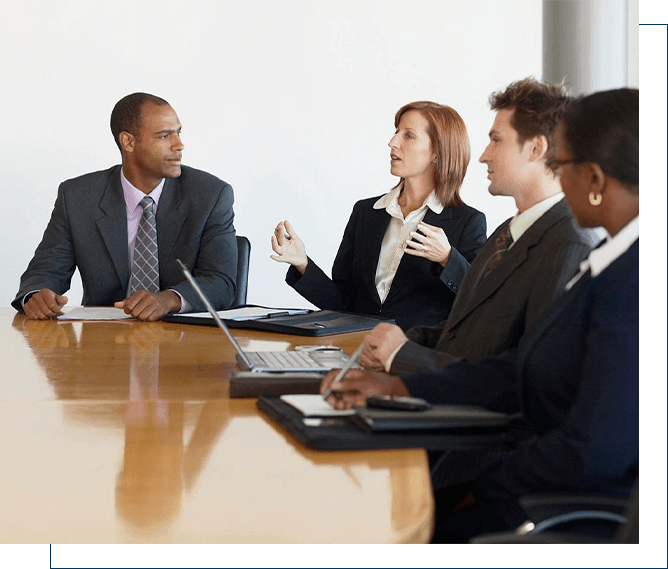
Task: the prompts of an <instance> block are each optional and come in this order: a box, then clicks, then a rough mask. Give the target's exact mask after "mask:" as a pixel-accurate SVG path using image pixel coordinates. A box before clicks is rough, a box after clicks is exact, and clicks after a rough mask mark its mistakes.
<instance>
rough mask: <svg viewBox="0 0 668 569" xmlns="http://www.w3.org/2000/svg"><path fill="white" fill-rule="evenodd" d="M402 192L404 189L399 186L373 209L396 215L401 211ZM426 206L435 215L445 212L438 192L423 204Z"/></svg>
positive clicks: (381, 199) (380, 199) (377, 202)
mask: <svg viewBox="0 0 668 569" xmlns="http://www.w3.org/2000/svg"><path fill="white" fill-rule="evenodd" d="M401 190H402V187H401V186H397V187H395V188H393V189H392V190H390V191H389V192H387V193H386V194H385V195H384V196H382V197H381V198H379V199H378V201H376V203H375V204H373V209H384V210H386V211H387V213H389V214H390V215H392V214H393V213H396V212H397V211H401V207H400V206H399V196H400V195H401ZM425 206H427V207H428V208H429V209H430V210H431V211H433V212H434V213H441V212H442V211H443V204H442V203H441V202H439V201H438V198H437V197H436V192H431V193H430V194H429V195H428V196H427V199H426V200H425V202H424V204H422V207H425ZM419 209H421V208H419ZM402 217H403V216H402Z"/></svg>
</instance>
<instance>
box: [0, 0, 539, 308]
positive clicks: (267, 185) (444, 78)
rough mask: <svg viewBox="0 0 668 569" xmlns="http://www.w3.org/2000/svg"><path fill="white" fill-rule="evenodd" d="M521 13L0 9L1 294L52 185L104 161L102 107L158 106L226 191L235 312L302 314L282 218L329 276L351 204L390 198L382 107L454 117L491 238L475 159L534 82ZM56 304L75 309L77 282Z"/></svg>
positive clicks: (12, 5)
mask: <svg viewBox="0 0 668 569" xmlns="http://www.w3.org/2000/svg"><path fill="white" fill-rule="evenodd" d="M541 10H542V6H541V2H538V1H536V0H478V1H471V0H459V1H456V0H452V1H443V0H412V1H408V0H386V1H370V0H355V1H352V2H349V1H345V0H344V1H341V0H335V1H328V0H321V1H317V0H311V1H308V0H299V1H294V2H278V1H276V0H270V1H262V0H257V1H249V0H245V1H234V0H229V1H219V2H215V1H197V0H190V1H188V2H178V1H165V0H163V1H157V2H156V1H146V2H123V1H118V0H116V1H97V2H95V1H69V2H64V1H26V0H20V1H5V2H0V22H1V23H0V28H1V29H2V33H1V34H0V58H2V62H1V65H0V85H1V86H2V94H0V98H1V99H0V100H1V101H2V110H3V113H2V114H3V116H2V129H1V130H0V150H1V156H2V176H1V177H0V196H1V197H2V205H3V207H2V223H1V224H0V228H1V229H0V231H1V232H2V233H1V241H0V243H1V245H0V246H1V247H2V253H1V255H2V262H3V266H4V267H5V270H4V271H3V273H2V276H1V277H0V292H1V295H2V298H3V299H4V301H3V303H4V304H5V305H7V304H9V302H10V301H11V300H12V299H13V297H14V294H15V292H16V290H17V288H18V283H19V277H20V275H21V273H22V272H23V270H24V269H25V267H26V265H27V263H28V261H29V259H30V258H31V256H32V253H33V251H34V249H35V247H36V246H37V244H38V242H39V240H40V239H41V235H42V232H43V230H44V227H45V226H46V223H47V221H48V218H49V216H50V212H51V208H52V206H53V202H54V200H55V197H56V189H57V185H58V184H59V183H60V182H61V181H62V180H64V179H67V178H71V177H74V176H77V175H80V174H82V173H85V172H88V171H93V170H99V169H104V168H107V167H108V166H110V165H112V164H114V163H117V162H118V160H119V155H118V151H117V149H116V146H115V145H114V142H113V139H112V136H111V134H110V132H109V126H108V123H109V114H110V112H111V109H112V107H113V105H114V103H115V102H116V101H117V100H118V99H120V98H121V97H122V96H124V95H126V94H128V93H131V92H134V91H147V92H150V93H155V94H157V95H159V96H162V97H164V98H166V99H167V100H168V101H169V102H170V103H171V104H172V106H173V107H174V108H175V109H176V112H177V113H178V115H179V117H180V119H181V122H182V123H183V127H184V134H183V138H184V142H185V154H184V162H185V163H186V164H189V165H191V166H195V167H197V168H201V169H204V170H208V171H210V172H212V173H214V174H216V175H218V176H219V177H221V178H223V179H224V180H226V181H227V182H229V183H230V184H232V186H233V187H234V189H235V193H236V205H235V211H236V216H237V217H236V227H237V230H238V232H239V233H240V234H244V235H247V236H248V237H249V238H250V239H251V242H252V247H253V249H252V257H251V274H250V286H249V295H248V300H249V302H252V303H257V304H268V305H277V306H304V305H306V303H305V301H304V300H303V299H301V297H299V296H298V295H297V294H296V293H294V292H293V291H292V290H291V289H290V288H289V287H288V286H287V285H286V284H285V283H284V280H283V279H284V273H285V269H286V265H279V264H277V263H275V262H273V261H271V260H270V259H269V254H270V252H271V251H270V245H269V238H270V235H271V232H272V230H273V228H274V226H275V224H276V222H278V221H279V220H281V219H284V218H288V219H290V220H291V221H292V222H293V224H294V225H295V227H296V229H297V231H298V232H299V234H300V235H301V236H302V238H303V239H304V241H305V242H306V246H307V250H308V252H309V254H310V255H311V256H312V257H313V258H314V259H315V260H316V261H317V262H318V263H319V264H320V265H321V266H322V267H323V268H324V269H325V270H327V271H329V269H330V268H331V264H332V261H333V259H334V255H335V254H336V250H337V247H338V245H339V242H340V239H341V235H342V233H343V229H344V226H345V223H346V222H347V220H348V216H349V215H350V212H351V210H352V206H353V204H354V202H355V201H356V200H358V199H361V198H363V197H367V196H372V195H378V194H381V193H383V192H385V191H387V190H388V189H389V188H390V187H392V186H393V185H394V184H395V182H396V179H395V178H393V177H392V176H391V175H390V174H389V154H388V152H389V150H388V147H387V142H388V140H389V139H390V137H391V135H392V132H393V128H394V127H393V117H394V113H395V112H396V110H397V109H398V108H399V107H400V106H401V105H403V104H404V103H407V102H409V101H413V100H418V99H431V100H435V101H438V102H442V103H447V104H450V105H452V106H453V107H454V108H456V109H457V110H458V111H459V112H460V114H461V115H462V117H463V118H464V120H465V121H466V123H467V125H468V128H469V134H470V137H471V143H472V157H473V160H472V163H471V166H470V168H469V173H468V175H467V177H466V181H465V183H464V187H463V191H462V195H463V197H464V199H465V201H467V202H468V203H469V204H471V205H473V206H474V207H477V208H479V209H481V210H482V211H484V212H485V213H486V214H487V218H488V225H489V227H490V230H491V229H493V228H494V227H495V226H496V225H498V224H499V223H500V222H501V221H503V220H504V219H505V218H506V217H508V216H509V215H512V213H514V204H513V202H512V201H511V200H510V199H508V198H491V196H489V195H488V194H487V185H488V184H487V180H486V170H485V168H484V167H483V166H482V165H481V164H479V163H478V162H477V158H478V156H479V155H480V154H481V152H482V150H483V149H484V146H485V145H486V137H487V132H488V130H489V127H490V125H491V122H492V119H493V113H492V112H491V111H489V109H488V105H487V97H488V95H489V94H490V92H491V91H493V90H497V89H502V88H504V87H505V85H507V84H508V83H509V82H510V81H512V80H515V79H518V78H522V77H525V76H527V75H534V76H536V77H540V76H541V48H540V45H541ZM69 296H70V303H73V304H78V303H79V302H80V299H81V287H80V284H79V283H78V282H75V285H74V286H73V288H72V290H71V292H70V295H69Z"/></svg>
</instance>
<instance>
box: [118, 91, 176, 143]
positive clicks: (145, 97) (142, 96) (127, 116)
mask: <svg viewBox="0 0 668 569" xmlns="http://www.w3.org/2000/svg"><path fill="white" fill-rule="evenodd" d="M144 103H153V104H154V105H169V103H168V102H167V101H165V100H164V99H161V98H160V97H156V96H155V95H149V94H148V93H132V94H131V95H126V96H125V97H123V98H122V99H121V100H120V101H118V103H116V105H114V110H113V111H111V121H110V126H111V134H113V135H114V140H115V141H116V145H117V146H118V149H119V150H121V142H120V140H119V139H118V137H119V135H120V134H121V132H124V131H125V132H129V133H130V134H134V135H135V136H137V133H138V132H139V125H140V124H141V108H142V105H143V104H144Z"/></svg>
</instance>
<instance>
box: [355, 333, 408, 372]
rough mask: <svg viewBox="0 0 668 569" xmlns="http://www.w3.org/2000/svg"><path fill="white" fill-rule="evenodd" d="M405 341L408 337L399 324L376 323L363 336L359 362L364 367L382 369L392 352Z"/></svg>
mask: <svg viewBox="0 0 668 569" xmlns="http://www.w3.org/2000/svg"><path fill="white" fill-rule="evenodd" d="M406 342H408V338H407V337H406V334H404V332H403V330H402V329H401V328H399V326H395V325H394V324H387V323H386V322H383V323H382V324H378V326H376V327H375V328H374V329H373V330H371V332H369V333H368V334H367V335H366V336H365V337H364V341H363V342H362V345H363V346H364V347H363V349H362V353H361V354H360V358H359V362H360V364H361V365H363V366H364V367H365V368H368V369H375V370H379V371H384V370H385V365H386V363H387V360H388V358H389V357H390V356H391V355H392V352H394V350H396V349H397V348H398V347H399V346H403V345H404V344H405V343H406Z"/></svg>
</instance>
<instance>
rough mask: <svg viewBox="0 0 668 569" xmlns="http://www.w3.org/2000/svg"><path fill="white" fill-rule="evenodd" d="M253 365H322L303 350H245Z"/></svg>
mask: <svg viewBox="0 0 668 569" xmlns="http://www.w3.org/2000/svg"><path fill="white" fill-rule="evenodd" d="M246 355H247V356H248V357H249V359H250V361H251V362H252V363H253V365H255V366H261V367H277V368H281V367H304V368H317V367H322V366H321V365H320V364H318V363H317V362H316V361H315V360H314V359H313V358H312V357H311V356H309V355H308V354H306V353H304V352H246Z"/></svg>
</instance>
